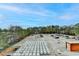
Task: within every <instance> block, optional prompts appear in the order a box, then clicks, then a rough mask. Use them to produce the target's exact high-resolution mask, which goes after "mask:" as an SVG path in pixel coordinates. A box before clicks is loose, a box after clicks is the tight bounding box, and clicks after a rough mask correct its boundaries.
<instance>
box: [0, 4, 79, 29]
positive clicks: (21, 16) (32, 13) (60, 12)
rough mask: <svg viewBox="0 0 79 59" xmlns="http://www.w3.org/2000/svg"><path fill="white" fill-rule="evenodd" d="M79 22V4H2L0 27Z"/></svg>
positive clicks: (0, 8)
mask: <svg viewBox="0 0 79 59" xmlns="http://www.w3.org/2000/svg"><path fill="white" fill-rule="evenodd" d="M78 22H79V4H67V3H65V4H64V3H60V4H55V3H51V4H40V3H39V4H33V3H32V4H28V3H27V4H26V3H25V4H23V3H15V4H13V3H12V4H11V3H9V4H8V3H7V4H2V3H1V4H0V28H7V27H9V26H12V25H14V26H15V25H18V26H22V27H24V28H27V27H33V26H46V25H60V26H63V25H73V24H76V23H78Z"/></svg>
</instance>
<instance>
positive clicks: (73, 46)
mask: <svg viewBox="0 0 79 59" xmlns="http://www.w3.org/2000/svg"><path fill="white" fill-rule="evenodd" d="M66 48H67V50H68V51H71V52H79V41H68V42H66Z"/></svg>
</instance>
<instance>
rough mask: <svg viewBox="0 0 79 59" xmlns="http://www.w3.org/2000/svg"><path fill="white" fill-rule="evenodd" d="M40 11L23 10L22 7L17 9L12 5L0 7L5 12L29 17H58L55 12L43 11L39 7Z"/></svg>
mask: <svg viewBox="0 0 79 59" xmlns="http://www.w3.org/2000/svg"><path fill="white" fill-rule="evenodd" d="M38 7H39V9H34V8H29V7H28V8H22V7H16V6H12V5H0V9H3V10H9V11H14V12H16V13H19V14H20V13H21V14H27V15H29V14H30V15H31V14H32V15H37V16H48V17H50V16H51V17H53V16H54V15H56V13H55V12H53V11H49V10H47V9H42V8H41V7H40V6H38Z"/></svg>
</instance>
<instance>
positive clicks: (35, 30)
mask: <svg viewBox="0 0 79 59" xmlns="http://www.w3.org/2000/svg"><path fill="white" fill-rule="evenodd" d="M0 32H9V33H16V34H17V35H18V36H19V37H20V38H23V37H26V36H28V35H31V34H52V33H58V34H67V35H78V34H79V23H78V24H75V25H73V26H58V25H50V26H40V27H29V28H27V29H23V28H22V27H20V26H11V27H10V28H8V29H0Z"/></svg>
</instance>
